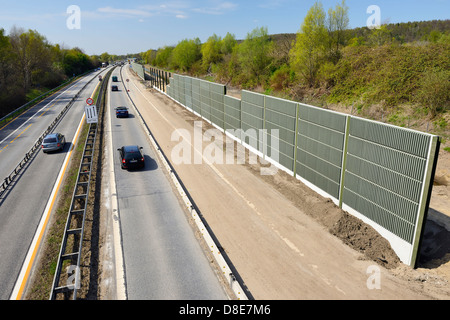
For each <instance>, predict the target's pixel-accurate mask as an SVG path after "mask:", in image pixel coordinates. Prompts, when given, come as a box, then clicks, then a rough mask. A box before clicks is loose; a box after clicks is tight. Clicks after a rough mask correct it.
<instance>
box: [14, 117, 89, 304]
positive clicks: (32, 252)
mask: <svg viewBox="0 0 450 320" xmlns="http://www.w3.org/2000/svg"><path fill="white" fill-rule="evenodd" d="M84 119H85V115H84V114H83V117H82V118H81V121H80V124H79V125H78V129H77V131H76V133H75V136H74V140H73V142H72V148H71V149H70V151H69V152H68V154H67V155H66V158H65V160H64V163H63V165H62V168H61V170H60V172H59V175H58V178H57V179H56V183H55V185H54V186H53V190H52V193H51V195H50V198H49V200H48V202H47V206H46V207H45V210H44V214H43V215H42V218H41V221H40V223H39V226H38V228H37V230H36V233H35V235H34V238H33V242H32V243H31V245H30V248H29V249H28V253H27V256H26V258H25V261H24V263H23V265H22V269H21V271H20V274H19V277H18V278H17V280H16V284H15V286H14V290H13V292H12V294H11V297H10V300H20V299H21V298H22V294H23V291H24V288H25V285H26V282H27V280H28V277H29V275H30V273H31V268H32V266H33V262H34V259H35V258H36V255H37V250H38V248H39V246H40V244H41V241H42V239H43V236H44V233H45V229H46V227H47V223H48V220H49V218H50V214H51V211H52V208H53V204H54V202H55V199H56V196H57V194H58V191H59V187H60V184H61V182H62V179H63V178H64V174H65V172H66V169H67V164H68V163H69V161H70V158H71V156H72V151H73V149H74V148H75V145H76V143H77V140H78V136H79V133H80V131H81V128H82V127H83V122H84Z"/></svg>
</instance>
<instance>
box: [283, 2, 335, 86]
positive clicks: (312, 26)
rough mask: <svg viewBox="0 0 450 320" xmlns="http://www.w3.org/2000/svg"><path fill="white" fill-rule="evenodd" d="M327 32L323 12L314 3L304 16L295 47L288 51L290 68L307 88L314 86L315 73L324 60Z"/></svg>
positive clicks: (321, 8) (321, 7) (319, 5)
mask: <svg viewBox="0 0 450 320" xmlns="http://www.w3.org/2000/svg"><path fill="white" fill-rule="evenodd" d="M327 43H328V32H327V29H326V27H325V11H324V10H323V6H322V4H321V3H320V2H316V3H315V4H314V5H313V6H312V7H311V8H310V9H309V11H308V13H307V14H306V17H305V19H304V21H303V23H302V25H301V28H300V31H299V32H298V33H297V39H296V42H295V45H294V46H293V48H292V49H291V51H290V62H291V66H292V68H293V69H294V70H295V71H296V72H298V73H299V74H300V75H301V76H302V77H303V79H304V80H305V81H306V83H307V84H308V85H309V86H311V87H312V86H314V85H315V84H316V77H317V73H318V71H319V68H320V64H321V62H322V61H323V60H324V58H325V53H326V47H327Z"/></svg>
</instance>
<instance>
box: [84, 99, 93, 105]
mask: <svg viewBox="0 0 450 320" xmlns="http://www.w3.org/2000/svg"><path fill="white" fill-rule="evenodd" d="M86 103H87V104H88V105H90V106H92V104H93V103H94V100H92V98H88V99H87V100H86Z"/></svg>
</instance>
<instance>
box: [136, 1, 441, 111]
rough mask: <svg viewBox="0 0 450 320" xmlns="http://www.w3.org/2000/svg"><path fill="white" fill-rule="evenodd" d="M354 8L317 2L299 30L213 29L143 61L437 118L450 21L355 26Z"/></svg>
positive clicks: (324, 100) (285, 92) (290, 93)
mask: <svg viewBox="0 0 450 320" xmlns="http://www.w3.org/2000/svg"><path fill="white" fill-rule="evenodd" d="M348 10H349V9H348V7H347V5H346V3H345V0H343V1H342V2H341V3H340V4H338V5H336V6H335V7H334V8H329V9H328V11H325V9H324V7H323V5H322V3H321V2H319V1H318V2H316V3H315V4H314V5H313V6H312V7H311V8H310V9H309V11H308V13H307V15H306V17H305V19H304V21H303V22H302V24H301V26H300V30H299V31H298V33H297V34H279V35H269V33H268V30H267V28H265V27H261V28H256V29H254V30H253V31H251V32H249V33H248V34H247V36H246V38H245V39H243V40H237V39H236V38H235V36H234V35H232V34H230V33H228V34H227V35H226V36H225V37H224V38H221V37H219V36H217V35H215V34H214V35H212V36H211V37H209V38H208V39H207V41H206V42H205V43H201V42H200V40H199V39H198V38H195V39H184V40H182V41H180V42H179V43H178V44H177V45H176V46H172V47H171V46H166V47H163V48H160V49H158V50H149V51H147V52H144V53H142V54H141V59H142V60H143V63H146V64H151V65H153V66H156V67H159V68H163V69H167V70H172V71H174V72H179V73H185V74H189V75H192V76H197V77H203V78H208V79H211V80H214V81H217V82H221V83H224V84H227V85H231V86H235V87H239V88H243V89H254V90H259V91H264V92H267V93H270V92H272V93H276V94H277V95H282V96H283V97H287V98H292V99H295V100H298V101H302V100H303V101H307V102H309V103H311V101H314V100H315V101H314V102H320V103H321V104H328V103H344V104H361V105H363V104H365V103H381V104H383V105H384V106H386V107H392V106H394V105H396V104H402V103H421V104H424V105H426V108H428V111H429V112H431V113H432V114H433V115H436V114H437V113H439V112H441V111H444V110H445V109H446V108H448V102H449V92H450V90H449V89H450V88H449V79H450V77H449V70H450V68H449V66H450V65H449V64H450V61H449V60H450V57H449V55H448V52H449V49H450V32H449V31H450V20H445V21H424V22H409V23H397V24H388V25H383V26H381V27H380V28H377V29H369V28H367V27H363V28H356V29H349V18H348ZM385 66H389V67H385ZM399 66H401V67H399ZM388 68H391V69H388ZM431 88H432V90H431Z"/></svg>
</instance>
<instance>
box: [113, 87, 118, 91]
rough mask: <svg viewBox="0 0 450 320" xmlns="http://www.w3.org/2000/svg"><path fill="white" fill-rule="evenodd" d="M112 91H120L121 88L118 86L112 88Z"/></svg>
mask: <svg viewBox="0 0 450 320" xmlns="http://www.w3.org/2000/svg"><path fill="white" fill-rule="evenodd" d="M111 90H112V91H119V87H118V86H112V87H111Z"/></svg>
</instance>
